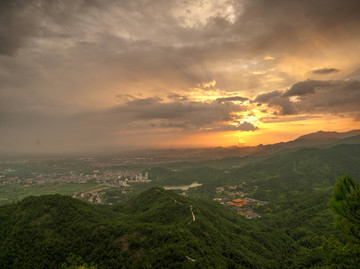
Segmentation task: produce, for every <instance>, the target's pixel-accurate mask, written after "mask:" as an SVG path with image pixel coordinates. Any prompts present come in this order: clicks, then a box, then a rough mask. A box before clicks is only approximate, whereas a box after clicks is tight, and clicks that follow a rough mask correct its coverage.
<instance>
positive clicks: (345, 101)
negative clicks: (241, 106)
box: [255, 80, 360, 115]
mask: <svg viewBox="0 0 360 269" xmlns="http://www.w3.org/2000/svg"><path fill="white" fill-rule="evenodd" d="M293 96H296V97H297V100H295V101H291V100H290V97H293ZM261 98H262V95H259V96H258V97H256V98H255V101H257V99H261ZM262 100H266V101H263V102H265V103H267V104H268V105H269V106H275V107H280V108H281V114H282V115H293V114H302V113H309V114H321V113H328V114H338V113H357V112H359V111H360V81H358V80H329V81H318V80H307V81H302V82H298V83H296V84H294V85H293V86H292V87H291V88H290V89H289V90H287V91H285V92H284V94H282V95H279V94H273V95H272V96H270V97H269V98H263V99H262Z"/></svg>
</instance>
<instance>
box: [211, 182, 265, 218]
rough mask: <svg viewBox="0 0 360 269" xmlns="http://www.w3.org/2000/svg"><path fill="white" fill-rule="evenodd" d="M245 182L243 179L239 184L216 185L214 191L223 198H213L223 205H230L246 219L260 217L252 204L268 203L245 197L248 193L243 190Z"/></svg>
mask: <svg viewBox="0 0 360 269" xmlns="http://www.w3.org/2000/svg"><path fill="white" fill-rule="evenodd" d="M245 184H246V182H245V181H244V182H242V183H240V184H239V185H234V186H222V187H217V188H216V193H217V194H218V195H221V196H223V198H215V199H214V200H215V201H218V202H220V203H221V204H223V205H225V206H228V207H230V208H231V209H232V210H234V211H235V212H236V213H237V214H239V215H242V216H244V217H245V218H246V219H256V218H260V215H259V214H257V213H255V212H254V210H253V206H255V205H266V204H268V202H266V201H259V200H256V199H253V198H248V197H246V195H248V193H247V192H244V191H243V190H246V189H247V188H245ZM256 189H257V186H255V187H254V191H255V190H256ZM224 196H225V197H224ZM229 197H232V198H229ZM235 197H241V198H235Z"/></svg>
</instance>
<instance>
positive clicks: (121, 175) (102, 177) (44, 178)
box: [0, 170, 151, 186]
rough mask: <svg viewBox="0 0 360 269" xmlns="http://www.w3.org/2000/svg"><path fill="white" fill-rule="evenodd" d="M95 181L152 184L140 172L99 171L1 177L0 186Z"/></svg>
mask: <svg viewBox="0 0 360 269" xmlns="http://www.w3.org/2000/svg"><path fill="white" fill-rule="evenodd" d="M90 180H94V181H95V182H96V183H99V184H103V183H107V184H114V185H120V186H129V185H128V183H139V182H147V183H148V182H151V180H150V179H149V173H148V172H145V173H141V172H138V171H99V170H95V171H92V173H88V174H84V173H76V172H68V173H64V172H62V173H56V172H53V173H32V174H31V176H30V177H26V178H20V177H19V176H11V177H9V176H7V175H0V185H9V184H21V183H24V184H29V185H31V184H43V183H60V184H66V183H80V184H81V183H87V182H89V181H90Z"/></svg>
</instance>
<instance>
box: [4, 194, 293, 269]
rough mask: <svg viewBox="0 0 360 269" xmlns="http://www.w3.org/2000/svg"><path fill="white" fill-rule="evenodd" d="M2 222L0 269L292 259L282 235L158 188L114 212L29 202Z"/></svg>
mask: <svg viewBox="0 0 360 269" xmlns="http://www.w3.org/2000/svg"><path fill="white" fill-rule="evenodd" d="M0 224H1V225H0V235H1V238H2V240H1V241H0V267H1V268H59V267H60V266H61V265H62V264H64V265H65V264H66V260H67V259H68V260H69V257H70V258H71V257H77V258H78V260H82V261H83V262H86V263H87V264H91V263H93V264H95V265H97V266H98V268H170V267H171V268H201V267H202V268H211V267H213V268H251V267H252V268H265V267H266V268H279V267H284V266H287V265H288V263H289V262H290V261H289V259H288V258H289V257H290V256H291V255H292V254H293V253H294V249H293V248H292V247H289V246H291V245H292V239H291V238H290V237H289V236H287V235H286V234H282V233H279V232H278V231H276V230H274V229H271V228H269V227H265V226H263V225H261V223H258V222H257V221H251V222H248V221H246V220H244V219H243V218H241V217H240V216H238V215H236V214H234V213H233V212H232V211H230V210H229V209H228V208H226V207H223V206H221V205H219V204H216V203H213V202H206V201H202V200H192V199H188V198H185V197H181V196H179V195H177V194H175V193H173V192H171V191H165V190H164V189H162V188H152V189H150V190H148V191H145V192H143V193H141V194H140V195H139V196H137V197H135V198H133V199H131V200H130V201H128V202H127V203H124V204H121V205H116V206H113V207H99V206H94V205H90V204H87V203H84V202H81V201H78V200H75V199H72V198H70V197H65V196H60V195H46V196H40V197H28V198H26V199H24V200H22V201H20V202H18V203H15V204H11V205H6V206H2V207H0ZM284 246H287V247H286V248H284ZM73 254H74V255H73ZM73 260H74V259H73ZM75 260H76V259H75Z"/></svg>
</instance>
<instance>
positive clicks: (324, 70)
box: [312, 68, 340, 75]
mask: <svg viewBox="0 0 360 269" xmlns="http://www.w3.org/2000/svg"><path fill="white" fill-rule="evenodd" d="M339 71H340V70H339V69H336V68H321V69H316V70H313V71H312V73H313V74H315V75H327V74H332V73H337V72H339Z"/></svg>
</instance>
